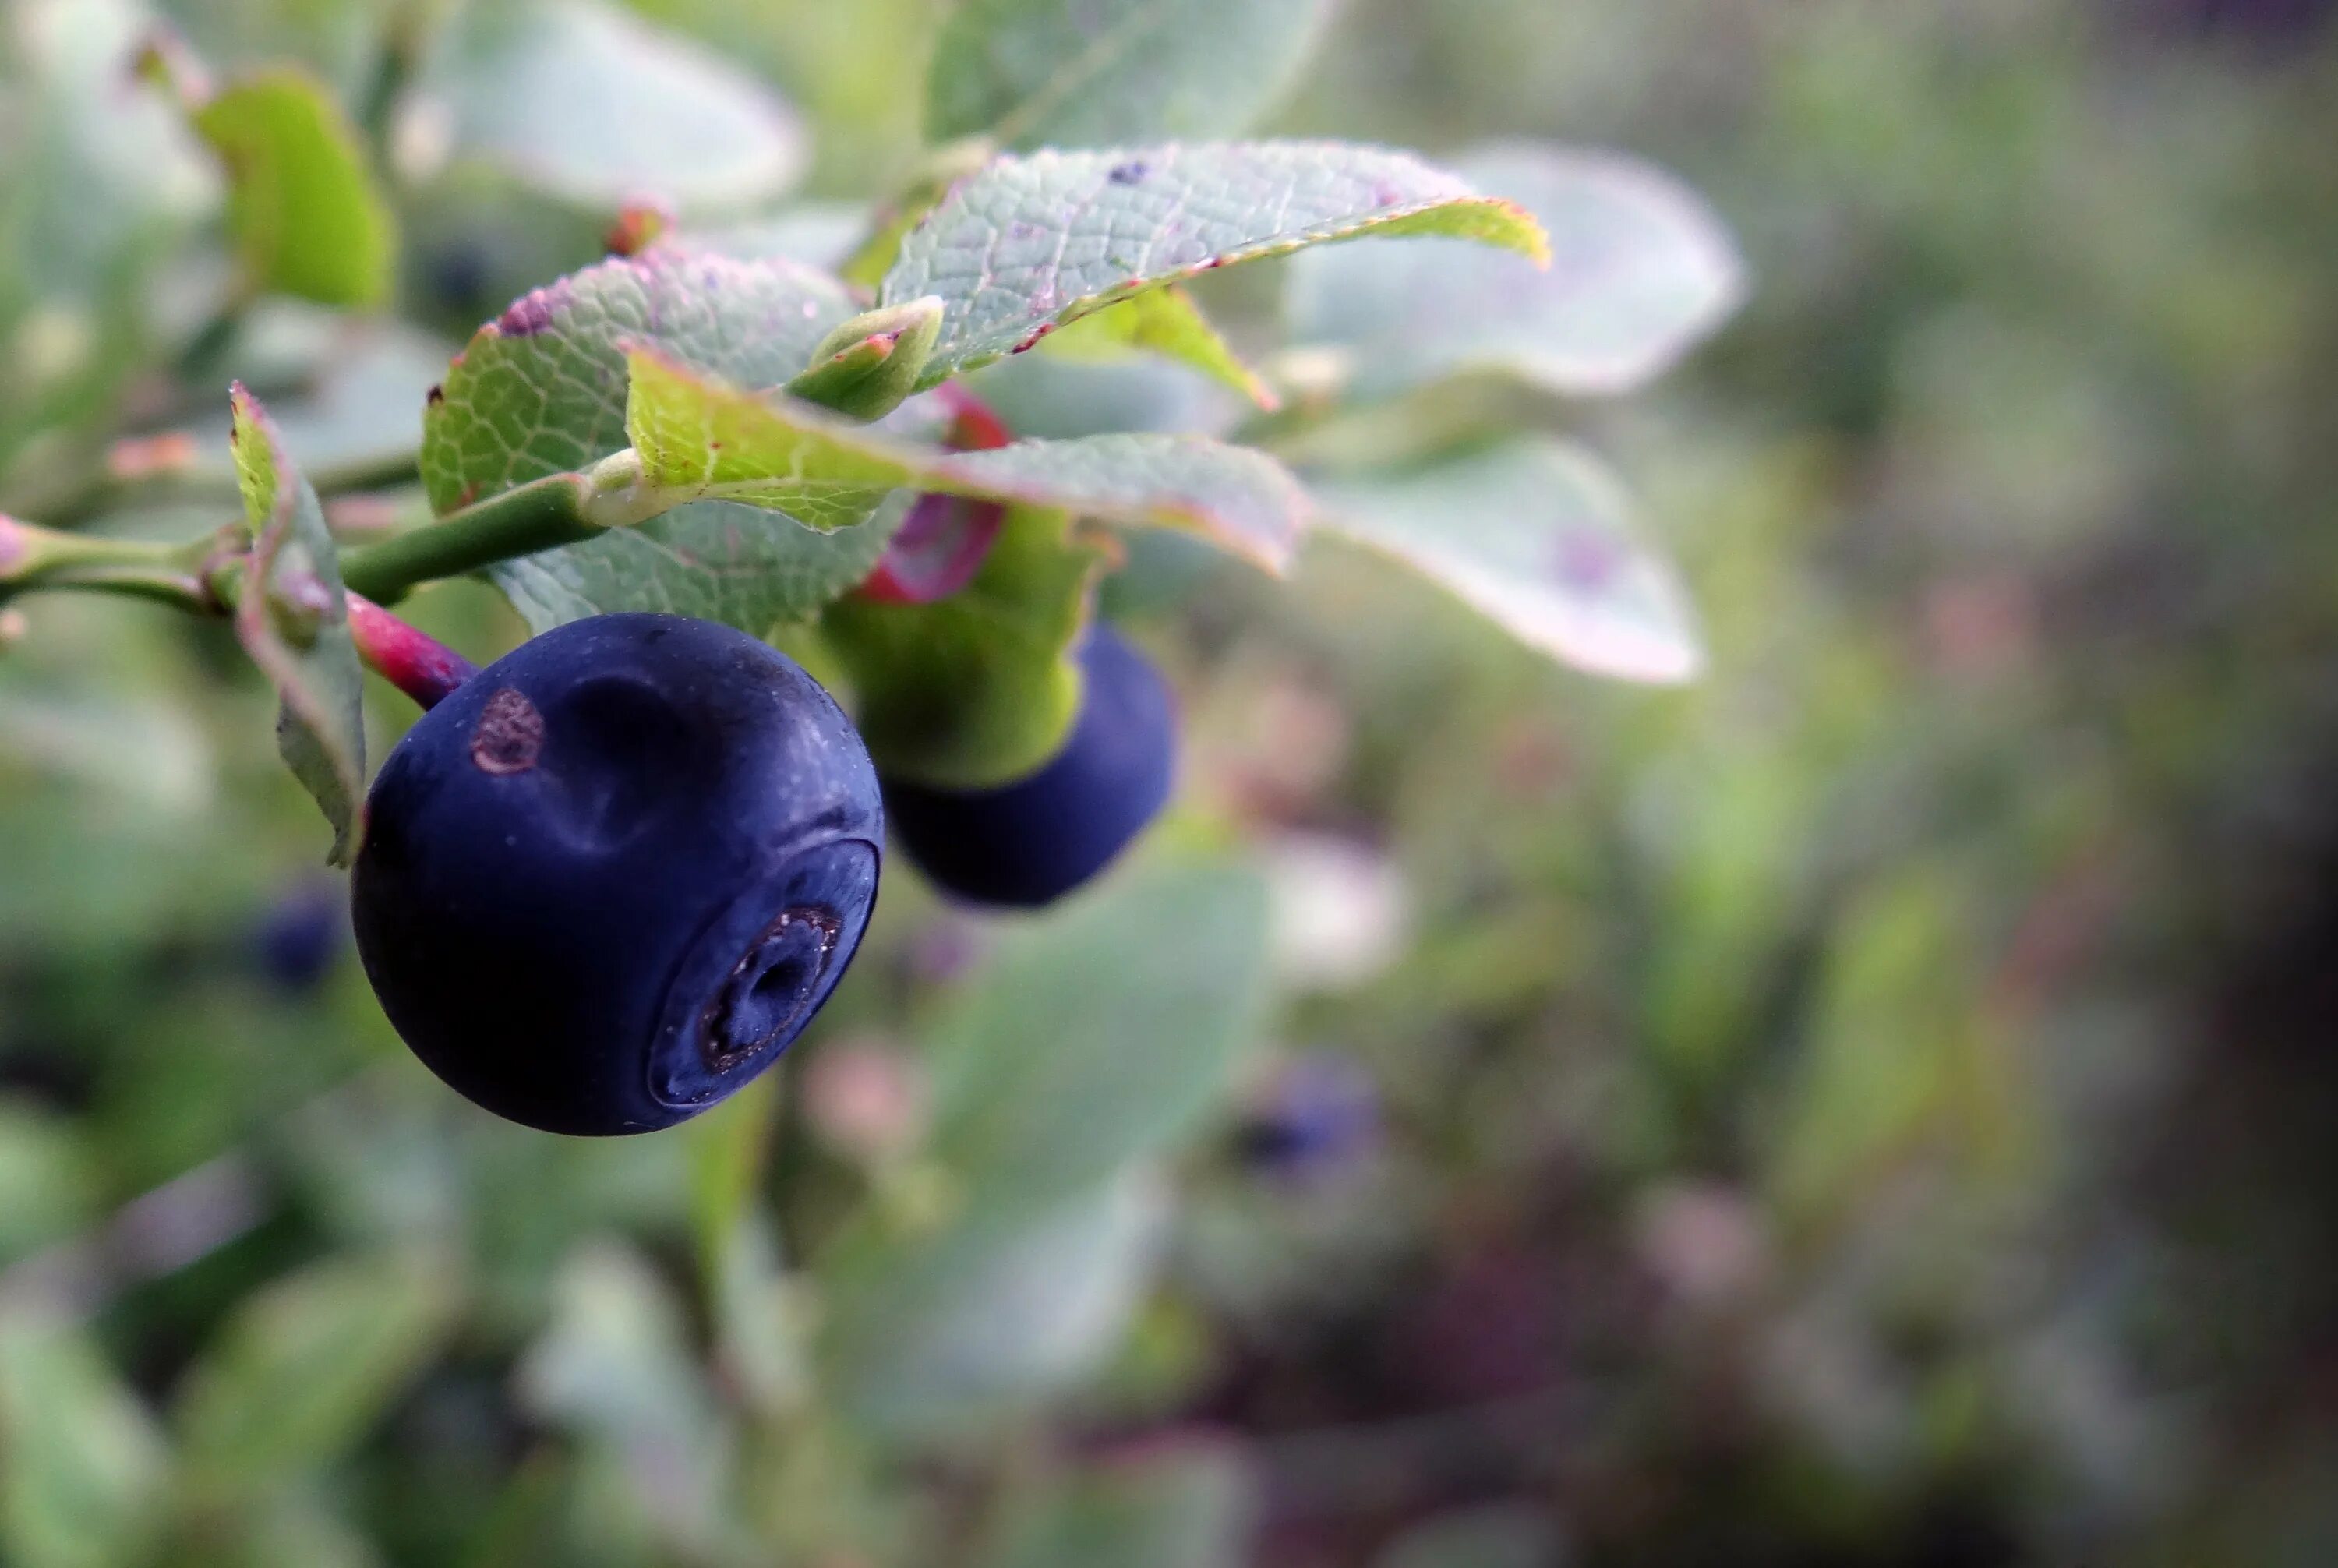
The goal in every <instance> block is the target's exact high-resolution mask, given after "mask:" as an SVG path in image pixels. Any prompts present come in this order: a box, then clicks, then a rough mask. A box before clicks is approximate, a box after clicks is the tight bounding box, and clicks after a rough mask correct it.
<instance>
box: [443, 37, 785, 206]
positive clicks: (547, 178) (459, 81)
mask: <svg viewBox="0 0 2338 1568" xmlns="http://www.w3.org/2000/svg"><path fill="white" fill-rule="evenodd" d="M424 94H425V97H426V99H427V100H435V101H436V102H437V103H438V104H442V105H444V112H446V113H449V114H450V115H451V118H452V120H453V132H454V140H455V145H456V148H457V151H458V152H465V153H468V154H471V155H473V156H476V157H477V158H479V159H481V160H483V161H485V162H489V163H492V164H494V165H495V166H496V167H497V168H499V169H501V170H503V171H505V172H506V173H508V174H510V175H511V176H512V177H513V178H515V179H516V180H518V181H522V182H523V183H525V184H527V185H529V186H532V187H534V188H535V189H536V190H539V191H545V192H547V193H548V194H551V195H553V196H556V197H559V198H561V199H563V200H565V201H573V202H575V203H577V204H579V205H581V206H585V207H589V208H595V209H605V210H608V211H615V210H616V209H617V208H618V207H620V206H622V205H623V204H624V203H625V202H628V201H634V200H636V199H639V198H642V197H644V196H647V197H654V198H657V199H660V200H663V201H668V202H671V203H672V204H673V206H674V207H675V208H676V209H677V210H679V211H683V212H684V213H688V212H692V211H739V210H741V209H743V208H745V207H748V206H750V205H752V204H753V203H755V202H758V201H766V200H768V199H770V198H771V197H773V196H777V195H779V194H780V193H781V191H785V190H786V189H787V188H788V187H789V186H791V185H792V184H793V183H794V182H795V181H796V178H797V176H798V175H799V174H801V172H802V171H803V166H804V162H805V157H806V147H805V139H804V133H803V129H802V126H801V122H800V121H799V119H798V117H797V115H796V113H795V111H794V110H792V109H791V108H790V107H789V106H788V104H787V103H786V102H785V101H784V100H783V99H781V97H780V96H779V94H778V93H774V92H773V91H772V90H771V88H770V87H769V86H767V85H766V84H765V83H762V82H761V81H760V80H759V79H757V78H756V77H755V76H753V75H752V74H751V73H748V72H747V71H744V70H742V69H741V68H740V67H739V66H738V65H736V64H732V62H730V61H728V60H725V59H723V58H722V56H721V55H719V54H714V53H713V52H712V51H711V50H708V49H706V48H704V47H702V45H700V44H694V43H693V42H691V41H689V40H688V39H684V38H681V37H677V36H675V35H674V34H670V33H666V32H663V31H662V30H660V29H658V28H656V27H653V26H652V25H649V24H648V23H646V22H643V21H642V20H640V19H639V18H637V17H635V16H634V15H630V14H628V13H627V12H626V11H624V10H623V9H621V8H619V7H616V6H613V5H601V4H598V3H596V0H526V3H525V4H521V5H473V6H469V7H467V8H466V16H465V19H464V22H463V24H462V25H460V27H458V29H457V35H456V36H454V37H452V38H450V39H449V40H448V41H447V44H446V46H445V47H444V48H443V49H442V51H441V52H440V58H439V60H438V62H437V66H436V68H435V69H433V70H432V71H431V72H429V73H427V76H426V77H425V83H424ZM425 112H426V113H427V112H428V111H427V110H426V111H425Z"/></svg>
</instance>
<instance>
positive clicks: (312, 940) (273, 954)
mask: <svg viewBox="0 0 2338 1568" xmlns="http://www.w3.org/2000/svg"><path fill="white" fill-rule="evenodd" d="M348 940H349V916H348V914H347V912H346V911H345V909H344V908H343V907H342V904H341V897H340V889H339V888H338V887H335V886H334V885H333V883H332V882H331V881H329V880H325V879H323V878H316V879H304V880H302V881H300V882H298V883H296V884H294V885H293V886H292V887H289V888H287V889H285V890H284V891H283V892H282V893H280V895H278V896H277V897H276V898H275V899H274V900H273V901H271V902H270V904H269V906H268V907H267V908H266V909H265V910H263V911H262V912H261V913H260V923H259V925H258V926H257V927H256V928H255V929H254V930H253V932H252V936H251V945H252V956H253V957H254V958H255V959H256V960H257V961H258V964H259V967H260V975H262V977H264V978H265V979H266V980H267V981H268V983H269V984H270V985H272V986H274V987H275V988H276V989H277V990H278V991H280V992H281V993H282V994H284V995H288V996H298V995H306V994H307V993H309V992H310V991H314V990H315V989H316V988H317V987H318V986H319V985H322V984H323V983H324V980H325V976H326V975H329V974H330V973H331V972H332V968H333V960H335V959H336V958H339V956H341V948H342V946H343V945H344V944H346V943H347V942H348Z"/></svg>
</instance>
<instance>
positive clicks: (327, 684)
mask: <svg viewBox="0 0 2338 1568" xmlns="http://www.w3.org/2000/svg"><path fill="white" fill-rule="evenodd" d="M230 402H231V407H232V412H233V418H234V425H233V428H232V435H231V439H232V441H233V442H234V445H235V470H236V483H237V485H238V486H239V487H240V488H241V490H242V492H243V509H244V515H245V517H246V518H247V519H248V520H249V522H250V524H251V531H252V544H251V559H250V564H249V565H248V567H247V568H246V571H245V573H244V580H243V584H242V587H241V591H240V593H239V595H238V598H237V602H236V607H235V634H236V637H237V640H238V641H240V642H242V644H243V646H244V651H245V652H248V653H250V654H251V662H253V663H255V664H257V665H259V666H260V672H261V673H262V674H264V675H266V676H267V677H268V679H269V681H270V684H272V685H273V686H274V687H275V688H276V692H277V695H278V697H279V698H280V699H281V700H282V706H281V707H280V710H279V711H278V714H277V720H276V742H277V747H278V749H279V750H281V751H282V752H283V754H284V760H285V763H286V764H287V765H288V766H289V767H290V769H292V772H293V775H294V776H295V777H296V778H298V779H300V782H301V784H302V786H303V787H305V788H306V789H308V791H309V794H311V795H313V796H315V797H316V799H317V804H318V806H319V807H320V808H321V809H323V811H324V813H325V820H327V821H328V822H330V823H331V824H332V825H333V848H332V853H331V855H330V856H329V858H330V860H331V861H332V863H333V864H334V865H336V866H346V865H348V864H349V863H350V861H351V860H353V859H354V858H356V856H357V848H358V842H359V839H360V838H362V837H363V836H364V820H363V818H364V806H363V801H364V799H365V705H364V691H365V685H364V682H365V674H364V671H363V669H362V667H361V666H360V665H359V662H358V651H357V645H356V644H355V643H354V642H351V641H350V640H349V601H348V600H347V599H346V598H345V597H344V596H343V594H342V592H341V573H340V564H339V556H338V555H337V554H336V553H335V551H334V548H333V536H332V535H331V534H329V533H328V532H327V531H326V528H325V514H324V511H323V509H322V508H321V507H319V505H318V504H317V493H316V491H315V490H313V489H311V488H310V487H309V482H308V481H307V480H306V479H303V478H302V477H301V476H300V471H299V470H298V469H296V468H294V467H293V466H292V463H291V459H290V456H287V454H286V453H285V450H284V444H283V441H282V439H281V438H280V436H278V435H277V432H276V426H274V425H273V424H272V423H270V420H269V417H268V414H267V411H266V410H265V409H263V408H261V407H260V401H259V399H258V398H256V397H252V396H251V393H249V392H246V391H245V390H244V389H243V387H241V385H239V386H237V387H235V388H234V389H233V390H232V392H231V395H230Z"/></svg>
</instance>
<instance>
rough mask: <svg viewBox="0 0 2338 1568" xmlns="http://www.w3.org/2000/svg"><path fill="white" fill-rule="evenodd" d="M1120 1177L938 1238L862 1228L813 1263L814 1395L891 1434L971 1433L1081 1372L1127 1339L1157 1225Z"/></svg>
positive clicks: (968, 1217) (1157, 1199)
mask: <svg viewBox="0 0 2338 1568" xmlns="http://www.w3.org/2000/svg"><path fill="white" fill-rule="evenodd" d="M1167 1220H1168V1210H1167V1202H1166V1199H1165V1197H1164V1194H1163V1193H1162V1191H1161V1190H1160V1188H1159V1187H1158V1185H1157V1184H1156V1183H1154V1182H1152V1181H1145V1180H1142V1179H1139V1178H1138V1177H1137V1176H1135V1175H1134V1174H1132V1175H1129V1176H1125V1177H1123V1178H1122V1179H1120V1180H1118V1181H1112V1182H1108V1183H1105V1184H1104V1185H1102V1186H1098V1187H1092V1188H1090V1189H1088V1190H1086V1191H1075V1192H1072V1193H1070V1194H1068V1195H1058V1196H1057V1198H1056V1201H1055V1202H1053V1203H1051V1204H1048V1205H1046V1206H1044V1207H1042V1208H1039V1209H1037V1210H1030V1209H1025V1210H1014V1211H1008V1210H997V1209H990V1208H976V1209H972V1210H968V1211H967V1212H965V1213H964V1214H962V1215H961V1216H960V1217H959V1218H958V1220H956V1221H955V1222H954V1223H951V1224H949V1225H948V1226H946V1227H944V1228H943V1229H942V1230H940V1231H938V1232H936V1233H931V1234H922V1235H918V1236H915V1237H885V1236H880V1235H878V1234H877V1233H875V1230H874V1228H873V1227H869V1228H867V1229H863V1230H860V1231H857V1232H852V1233H848V1234H847V1235H846V1236H843V1237H840V1239H839V1241H838V1244H837V1245H836V1246H835V1247H834V1248H832V1249H831V1252H830V1256H829V1257H828V1258H825V1259H822V1263H821V1268H820V1271H819V1273H820V1289H821V1295H820V1304H821V1308H822V1310H821V1314H820V1321H821V1324H822V1331H821V1334H820V1339H819V1341H818V1344H817V1348H816V1356H817V1361H816V1365H817V1366H818V1367H819V1371H820V1381H821V1388H822V1391H823V1393H824V1394H825V1395H826V1397H828V1398H829V1399H830V1401H832V1402H833V1403H834V1404H835V1405H836V1406H837V1407H838V1408H840V1410H842V1411H844V1412H845V1413H846V1414H847V1415H848V1416H850V1417H851V1418H852V1419H853V1420H855V1421H857V1422H859V1423H860V1424H862V1425H864V1426H870V1427H873V1428H876V1429H878V1430H879V1431H881V1432H886V1433H890V1434H897V1435H899V1434H915V1435H930V1434H942V1433H949V1432H959V1431H966V1430H969V1429H973V1428H976V1427H977V1426H978V1424H979V1423H981V1422H983V1421H985V1420H987V1419H995V1418H997V1416H1001V1415H1002V1414H1004V1413H1006V1412H1007V1411H1008V1410H1011V1409H1013V1408H1015V1407H1017V1406H1025V1405H1028V1404H1031V1403H1033V1402H1036V1401H1037V1400H1040V1399H1042V1398H1044V1397H1046V1396H1047V1395H1049V1394H1052V1393H1054V1392H1056V1391H1057V1390H1059V1389H1061V1388H1063V1387H1066V1385H1068V1384H1070V1383H1073V1382H1075V1381H1076V1380H1077V1379H1079V1378H1080V1377H1084V1376H1086V1375H1087V1374H1089V1373H1091V1372H1093V1371H1095V1368H1096V1367H1098V1366H1100V1365H1101V1364H1102V1363H1103V1362H1104V1360H1105V1358H1106V1357H1108V1356H1109V1355H1110V1354H1111V1352H1112V1349H1113V1348H1114V1347H1115V1345H1116V1344H1117V1343H1118V1341H1119V1339H1120V1337H1121V1335H1122V1334H1123V1333H1124V1332H1125V1330H1126V1328H1127V1325H1128V1319H1129V1318H1130V1315H1131V1314H1132V1313H1133V1312H1134V1311H1135V1308H1136V1305H1137V1302H1138V1299H1139V1298H1140V1296H1141V1294H1142V1292H1143V1289H1144V1282H1145V1280H1146V1279H1148V1278H1149V1277H1150V1275H1151V1273H1152V1271H1153V1269H1154V1262H1155V1260H1156V1259H1157V1258H1158V1255H1159V1251H1160V1248H1161V1244H1162V1242H1163V1240H1164V1232H1165V1230H1166V1228H1167Z"/></svg>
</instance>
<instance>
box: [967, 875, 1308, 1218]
mask: <svg viewBox="0 0 2338 1568" xmlns="http://www.w3.org/2000/svg"><path fill="white" fill-rule="evenodd" d="M1266 921H1267V906H1266V894H1265V889H1264V888H1263V887H1262V886H1261V884H1260V882H1259V881H1258V879H1257V878H1256V877H1253V876H1252V875H1250V874H1249V873H1248V872H1246V871H1237V870H1233V869H1231V868H1228V867H1206V866H1203V867H1190V866H1189V867H1177V868H1174V869H1168V868H1163V869H1154V870H1150V871H1144V872H1137V873H1135V874H1132V875H1130V876H1127V877H1120V878H1115V879H1113V880H1112V881H1110V882H1109V883H1107V884H1106V885H1105V887H1101V888H1100V889H1098V890H1097V891H1096V892H1095V893H1093V894H1091V895H1089V896H1087V897H1083V898H1080V899H1078V900H1076V901H1075V902H1073V903H1072V904H1070V905H1068V906H1066V907H1064V908H1062V909H1061V910H1060V911H1059V912H1057V913H1056V914H1053V915H1050V916H1046V917H1044V918H1041V919H1038V920H1036V921H1034V922H1032V923H1030V924H1028V925H1025V926H1019V927H1018V928H1017V929H1015V930H1012V931H1010V932H1008V933H1007V935H1006V936H1005V937H1004V939H1003V940H1002V941H1001V942H1000V944H999V947H998V950H997V953H996V955H995V956H993V957H992V959H991V961H990V963H989V964H988V965H987V966H986V967H985V968H984V970H983V971H982V974H981V975H980V977H979V979H978V980H977V982H976V983H975V985H974V986H973V988H972V989H971V990H970V991H968V993H967V994H966V995H964V996H963V997H962V998H961V999H960V1000H959V1001H958V1005H956V1006H955V1007H954V1008H953V1009H952V1010H951V1011H950V1012H949V1014H948V1015H947V1016H946V1017H944V1018H943V1019H942V1020H941V1021H940V1022H939V1023H938V1024H937V1026H936V1028H935V1030H934V1044H933V1067H934V1074H935V1077H934V1094H935V1101H934V1127H933V1132H932V1135H931V1138H930V1140H929V1145H928V1147H929V1149H930V1151H931V1152H932V1154H933V1156H934V1158H935V1159H936V1160H937V1161H939V1162H940V1163H941V1165H942V1166H944V1167H945V1168H946V1169H948V1171H951V1172H952V1173H954V1174H955V1175H957V1176H958V1178H959V1179H960V1180H961V1181H964V1182H965V1183H966V1184H967V1185H968V1189H969V1191H972V1192H973V1193H975V1194H976V1195H977V1200H976V1201H978V1202H979V1203H982V1204H1007V1203H1013V1202H1018V1201H1022V1202H1027V1201H1044V1200H1046V1199H1047V1198H1049V1197H1051V1196H1054V1195H1056V1194H1059V1193H1063V1192H1066V1191H1076V1190H1077V1189H1079V1188H1080V1187H1082V1186H1084V1185H1086V1184H1087V1183H1090V1182H1094V1181H1101V1180H1103V1179H1104V1178H1105V1177H1106V1176H1108V1175H1110V1174H1111V1173H1112V1172H1113V1171H1117V1170H1120V1169H1121V1168H1123V1167H1124V1166H1125V1165H1127V1164H1128V1163H1129V1162H1130V1161H1136V1160H1141V1159H1144V1158H1146V1157H1148V1156H1151V1155H1154V1154H1157V1153H1160V1152H1163V1151H1164V1150H1166V1149H1167V1148H1168V1147H1169V1146H1170V1145H1171V1144H1172V1143H1173V1142H1174V1141H1175V1140H1176V1139H1177V1138H1178V1137H1180V1136H1181V1135H1183V1134H1184V1132H1185V1131H1186V1130H1187V1129H1188V1128H1189V1127H1191V1126H1192V1125H1193V1123H1194V1122H1195V1121H1196V1120H1197V1119H1198V1118H1199V1117H1200V1116H1201V1114H1202V1113H1203V1111H1204V1110H1206V1109H1207V1108H1208V1106H1209V1105H1210V1104H1211V1103H1213V1101H1214V1100H1215V1099H1216V1098H1217V1096H1218V1095H1219V1094H1220V1093H1223V1090H1224V1088H1225V1085H1226V1083H1227V1080H1228V1078H1229V1076H1230V1075H1231V1074H1232V1073H1233V1067H1234V1063H1235V1061H1236V1059H1237V1057H1238V1055H1239V1054H1240V1052H1241V1051H1242V1049H1243V1046H1245V1045H1246V1044H1249V1043H1250V1041H1251V1039H1252V1035H1253V1034H1254V1032H1255V1030H1256V1028H1257V1026H1258V1024H1259V1022H1260V1011H1261V1008H1262V1004H1263V1001H1264V993H1265V984H1266V967H1265V966H1266V962H1267V948H1268V943H1267V929H1266Z"/></svg>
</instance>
